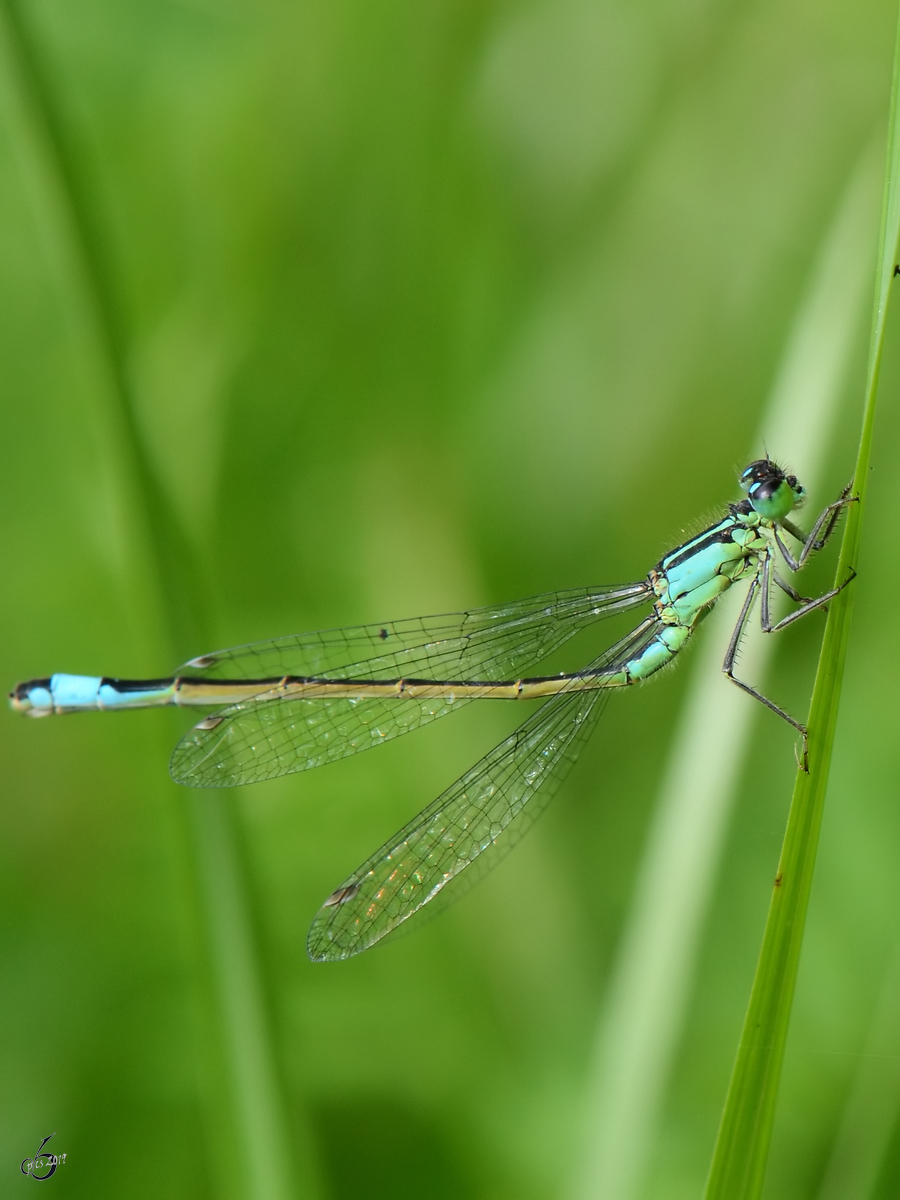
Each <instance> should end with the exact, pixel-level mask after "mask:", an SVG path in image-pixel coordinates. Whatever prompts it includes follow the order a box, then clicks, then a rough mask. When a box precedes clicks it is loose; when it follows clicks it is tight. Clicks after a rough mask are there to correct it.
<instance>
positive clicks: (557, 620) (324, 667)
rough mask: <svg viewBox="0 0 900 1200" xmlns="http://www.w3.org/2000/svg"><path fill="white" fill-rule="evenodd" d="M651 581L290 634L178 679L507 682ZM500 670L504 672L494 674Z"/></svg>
mask: <svg viewBox="0 0 900 1200" xmlns="http://www.w3.org/2000/svg"><path fill="white" fill-rule="evenodd" d="M648 594H649V587H648V584H647V582H646V580H644V581H642V582H640V583H632V584H626V585H623V586H618V587H595V588H573V589H570V590H569V591H562V592H546V593H544V594H543V595H540V596H530V597H529V598H528V599H525V600H515V601H513V602H512V603H511V604H501V605H489V606H488V607H486V608H475V609H472V610H471V611H470V612H462V613H443V614H441V615H439V616H433V617H412V618H410V619H408V620H404V621H385V622H384V623H383V624H376V625H351V626H348V627H346V628H345V629H325V630H321V631H318V632H315V633H300V634H292V635H290V636H288V637H281V638H272V639H271V640H269V641H265V642H253V643H252V644H251V645H248V646H237V647H235V648H234V649H233V650H220V651H217V652H216V653H214V654H202V655H201V656H200V657H199V658H195V659H192V660H191V661H190V662H188V663H185V664H184V666H182V667H180V668H179V670H178V671H177V672H176V674H179V675H190V676H191V677H192V678H196V679H272V678H280V677H281V676H284V675H297V676H300V677H303V678H307V677H310V676H312V677H315V678H328V677H329V676H330V677H334V676H335V675H340V676H347V675H348V673H350V670H351V668H352V674H353V677H354V678H356V679H377V678H398V677H401V676H412V675H416V674H417V673H419V672H420V671H425V672H426V673H427V674H428V675H430V676H431V677H433V678H438V677H439V676H438V675H436V674H435V668H436V669H437V670H438V671H439V672H442V673H443V674H442V675H441V676H440V677H442V678H450V679H467V678H476V677H477V678H502V677H503V676H504V675H505V674H506V673H507V672H511V673H513V674H515V671H516V669H517V668H518V667H520V666H521V667H524V666H527V665H528V664H529V663H531V662H536V661H539V660H540V659H541V658H542V657H546V655H547V654H549V653H551V651H552V650H554V649H555V648H556V647H557V646H559V645H561V644H562V642H564V641H565V640H566V639H567V638H569V637H571V636H572V634H574V633H577V632H578V630H579V629H581V628H583V626H585V625H587V624H589V623H590V622H591V621H594V620H596V619H597V618H598V617H602V616H606V615H608V614H610V613H614V612H618V611H620V610H622V609H627V608H632V607H634V606H635V605H636V604H640V603H642V602H644V601H645V600H646V599H647V596H648ZM497 672H499V674H497Z"/></svg>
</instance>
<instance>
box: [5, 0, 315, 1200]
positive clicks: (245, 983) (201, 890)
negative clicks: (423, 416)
mask: <svg viewBox="0 0 900 1200" xmlns="http://www.w3.org/2000/svg"><path fill="white" fill-rule="evenodd" d="M0 11H2V15H3V17H5V20H4V21H3V25H4V29H3V31H2V32H3V34H4V40H5V42H6V49H7V53H8V56H9V58H10V59H11V65H12V67H13V71H14V74H15V77H16V78H15V82H16V85H17V86H18V89H19V98H20V103H21V105H22V107H23V109H24V110H25V111H26V112H27V116H28V125H29V132H30V133H31V134H32V136H33V139H34V141H35V142H37V143H39V144H38V145H35V146H34V147H33V151H34V153H35V154H36V155H37V157H38V158H39V159H40V160H41V162H40V168H41V172H42V174H43V175H44V176H45V177H46V178H47V179H48V180H49V182H50V186H51V187H52V188H53V189H54V191H55V193H56V194H55V197H54V199H55V215H56V216H57V217H58V218H59V220H60V221H61V223H62V224H63V225H65V227H66V229H65V234H64V240H65V241H67V250H68V252H69V255H70V257H71V260H72V263H71V265H73V266H74V267H75V270H76V273H77V274H78V276H79V279H78V286H79V288H80V290H81V292H82V298H83V300H84V301H85V302H86V304H87V307H88V309H89V311H90V313H91V318H92V326H93V333H94V336H95V337H96V340H97V343H98V346H99V349H100V357H101V360H102V362H103V366H104V369H105V370H106V372H107V373H108V376H109V383H110V387H109V395H110V397H111V401H112V403H111V405H110V408H109V410H108V412H107V419H108V422H109V424H110V426H111V427H112V431H113V442H114V444H115V446H116V449H117V452H118V453H119V454H120V455H121V458H122V461H121V463H120V475H121V482H122V486H123V490H124V491H126V492H128V493H129V494H128V501H127V502H128V508H129V510H130V513H131V516H132V519H133V521H134V522H135V524H136V525H137V526H138V527H139V528H140V532H141V533H142V535H143V538H142V542H143V545H144V546H146V548H147V551H148V554H147V557H148V558H149V567H150V570H149V575H150V577H151V585H152V587H153V588H155V590H156V593H157V595H158V597H159V604H160V608H161V613H162V626H163V630H164V637H165V640H166V641H167V643H168V649H169V651H170V653H171V654H172V657H173V660H174V661H183V660H184V659H186V658H187V657H188V656H189V655H190V654H194V653H196V652H197V648H198V647H202V646H204V645H207V644H208V638H207V637H206V636H204V634H205V628H206V621H205V619H204V615H203V605H202V604H201V601H200V595H201V589H200V580H199V578H198V574H197V571H196V568H195V566H194V562H195V556H194V555H193V554H192V553H191V547H190V544H189V540H188V538H187V537H186V536H185V533H184V530H183V529H182V527H181V523H180V521H179V519H178V517H177V515H176V513H175V511H174V509H173V507H172V505H171V503H170V501H169V498H168V497H167V495H166V493H165V491H164V490H163V488H162V487H161V486H160V483H159V480H158V478H157V476H156V472H155V471H154V469H153V465H152V462H151V460H150V457H149V455H148V453H147V449H146V446H145V444H144V441H143V439H142V437H141V433H140V429H139V425H138V421H137V417H136V413H135V407H134V402H133V394H132V389H131V385H130V382H129V377H128V369H127V361H128V350H127V346H128V342H127V336H126V333H125V329H124V323H123V321H122V317H121V304H120V302H119V298H118V295H117V289H116V287H115V286H114V284H113V281H112V272H111V270H110V268H109V264H108V262H107V250H106V241H105V239H104V237H103V235H102V232H101V231H100V229H99V226H98V222H97V218H96V213H95V210H94V206H93V205H92V203H91V200H90V193H89V190H88V189H87V188H86V187H85V184H84V180H83V178H82V175H81V172H80V170H79V164H78V161H77V158H76V157H75V155H74V154H73V153H72V151H71V147H70V143H69V140H68V138H67V136H66V132H65V129H64V127H63V124H62V122H61V121H60V119H59V115H58V110H57V105H56V103H55V97H54V89H53V87H52V84H51V81H50V79H49V78H48V75H47V72H46V69H45V66H44V63H43V58H42V55H41V53H40V52H39V50H38V48H37V46H36V43H35V42H34V40H33V38H32V36H31V34H30V30H29V28H28V25H27V23H26V22H24V21H23V19H22V17H21V14H20V12H19V10H18V6H17V4H16V3H15V0H3V6H2V10H0ZM51 207H52V206H51ZM182 813H183V814H184V816H185V817H186V820H185V821H184V822H183V828H184V830H185V836H186V841H187V846H188V855H187V857H188V860H189V863H190V867H191V871H192V874H193V877H194V878H193V887H192V892H193V895H194V898H195V902H196V908H197V911H196V912H195V913H194V918H193V921H194V925H195V927H196V928H197V930H199V931H200V937H201V939H202V941H203V943H204V945H203V952H204V953H203V956H202V957H203V960H204V961H205V967H206V972H205V986H204V987H203V991H204V992H205V993H206V994H207V996H208V998H209V1000H210V1001H211V1003H210V1005H209V1006H210V1008H211V1009H212V1010H213V1012H214V1013H215V1019H214V1021H213V1022H212V1029H213V1030H215V1034H214V1036H213V1037H212V1038H211V1039H209V1040H210V1041H211V1043H212V1052H213V1057H214V1058H215V1060H216V1061H215V1063H214V1064H211V1066H212V1073H213V1075H214V1076H215V1077H216V1079H217V1080H219V1081H220V1082H219V1083H217V1084H215V1085H212V1086H210V1087H209V1088H208V1091H209V1093H210V1100H211V1106H210V1119H211V1125H212V1127H213V1129H212V1132H213V1134H214V1142H215V1143H216V1145H215V1147H214V1149H213V1154H212V1157H213V1159H214V1160H215V1161H218V1160H219V1159H220V1158H221V1157H222V1155H221V1152H222V1150H223V1149H224V1151H225V1161H229V1160H230V1161H231V1166H230V1168H229V1169H227V1170H225V1171H221V1172H220V1173H219V1181H220V1185H221V1187H222V1189H223V1191H225V1192H228V1193H232V1194H234V1195H235V1196H240V1197H241V1198H242V1200H243V1197H251V1198H252V1200H288V1198H289V1197H291V1196H294V1195H296V1194H297V1192H296V1189H295V1186H294V1182H293V1176H294V1163H293V1162H292V1156H291V1153H290V1149H289V1137H288V1129H289V1121H288V1117H287V1113H286V1110H285V1104H284V1099H283V1092H282V1086H281V1082H280V1080H279V1077H278V1071H277V1065H276V1064H277V1058H276V1055H275V1050H274V1045H273V1041H272V1024H273V1023H272V1020H271V1014H270V1012H269V1011H268V1008H267V1003H266V995H267V993H266V989H265V986H264V983H263V980H262V978H261V974H260V953H259V949H258V946H257V944H256V939H255V937H254V930H255V922H254V920H253V912H252V905H251V904H250V889H249V887H248V885H247V879H246V875H245V872H244V870H243V862H244V856H243V853H242V847H241V830H240V827H239V821H238V818H237V814H236V812H235V811H234V806H233V802H232V801H231V800H230V799H228V798H226V799H224V800H223V798H222V797H218V796H217V797H216V798H215V803H212V802H210V801H209V798H208V797H206V796H203V795H200V794H197V793H188V794H187V799H186V811H185V809H182ZM222 1083H224V1084H225V1089H226V1094H227V1096H228V1100H227V1101H226V1102H225V1103H224V1104H223V1103H222V1100H221V1096H220V1091H221V1085H222ZM305 1165H306V1164H304V1166H305ZM303 1174H304V1176H305V1178H304V1185H305V1186H304V1188H303V1194H304V1195H306V1196H310V1195H314V1194H315V1192H316V1191H317V1188H316V1186H315V1182H314V1174H313V1172H312V1170H311V1169H308V1170H306V1171H304V1173H303Z"/></svg>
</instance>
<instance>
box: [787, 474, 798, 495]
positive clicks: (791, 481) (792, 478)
mask: <svg viewBox="0 0 900 1200" xmlns="http://www.w3.org/2000/svg"><path fill="white" fill-rule="evenodd" d="M787 481H788V486H789V487H792V488H794V490H795V491H796V489H797V476H796V475H788V477H787Z"/></svg>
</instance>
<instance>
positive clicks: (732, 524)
mask: <svg viewBox="0 0 900 1200" xmlns="http://www.w3.org/2000/svg"><path fill="white" fill-rule="evenodd" d="M770 525H771V522H769V521H766V520H763V519H761V518H760V516H759V514H758V513H756V512H754V511H753V510H751V511H750V512H741V511H739V510H735V511H732V512H731V513H729V515H728V516H727V517H724V518H723V519H722V520H721V521H719V522H717V523H716V524H715V525H711V526H710V527H709V529H705V530H704V531H703V532H702V533H700V534H698V535H697V536H696V537H695V538H692V539H691V540H690V541H689V542H685V544H684V545H683V546H679V547H678V548H677V549H676V550H673V551H672V552H671V553H669V554H667V555H666V556H665V558H663V559H662V561H661V562H660V563H659V565H658V566H657V567H656V569H655V570H653V571H651V572H650V576H649V578H650V585H651V587H652V588H653V591H654V593H655V594H656V596H657V601H656V611H657V615H658V616H659V619H660V620H661V621H662V622H663V623H664V624H665V625H670V626H688V627H692V626H693V625H695V624H696V622H697V620H698V619H699V618H700V617H701V615H702V614H704V613H705V611H706V610H707V609H708V608H709V606H710V605H711V604H713V603H714V602H715V601H716V600H717V599H718V598H719V596H721V595H722V593H723V592H725V591H727V590H728V588H729V587H731V585H732V583H734V582H735V581H736V580H738V579H740V578H741V577H742V576H744V575H746V574H747V572H748V571H750V570H752V569H753V563H754V561H755V560H757V561H758V559H759V558H760V557H761V556H762V555H763V554H765V552H766V549H767V546H768V539H767V537H766V533H765V532H764V530H767V529H768V528H769V527H770ZM679 649H680V647H679Z"/></svg>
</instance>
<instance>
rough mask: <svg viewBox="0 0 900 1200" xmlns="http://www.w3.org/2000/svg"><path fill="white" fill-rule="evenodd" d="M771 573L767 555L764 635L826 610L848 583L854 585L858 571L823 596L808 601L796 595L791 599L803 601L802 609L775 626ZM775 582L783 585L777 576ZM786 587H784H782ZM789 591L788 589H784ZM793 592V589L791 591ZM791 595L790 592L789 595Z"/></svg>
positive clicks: (762, 618)
mask: <svg viewBox="0 0 900 1200" xmlns="http://www.w3.org/2000/svg"><path fill="white" fill-rule="evenodd" d="M769 573H770V558H769V555H766V558H765V560H764V561H763V568H762V576H763V582H762V596H763V598H762V611H761V612H760V624H761V625H762V630H763V633H777V632H778V630H779V629H785V628H787V626H788V625H793V623H794V622H795V621H799V620H800V618H801V617H805V616H806V614H807V613H811V612H813V611H814V610H815V609H817V608H824V607H825V605H826V604H827V603H828V601H829V600H833V599H834V598H835V596H836V595H838V593H839V592H842V591H843V590H844V588H845V587H846V586H847V584H848V583H852V582H853V580H854V579H855V578H856V571H853V570H851V572H850V575H849V576H848V577H847V578H846V579H845V580H844V582H843V583H839V584H838V586H837V587H833V588H832V589H831V591H829V592H825V594H824V595H822V596H816V597H815V598H814V599H812V600H810V599H806V598H805V597H803V596H798V595H796V594H795V595H794V596H792V597H791V598H792V599H796V600H798V601H800V600H802V601H803V603H802V604H801V606H800V608H797V609H795V610H794V611H793V612H792V613H788V615H787V616H786V617H782V619H781V620H780V621H776V622H775V624H774V625H773V624H772V622H771V620H770V618H769ZM775 582H776V583H781V581H780V580H779V578H778V576H777V575H776V576H775ZM781 586H782V587H784V585H783V584H782V585H781ZM784 590H785V591H788V589H787V588H785V589H784ZM791 591H793V589H791ZM790 594H791V593H790V592H788V595H790Z"/></svg>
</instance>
